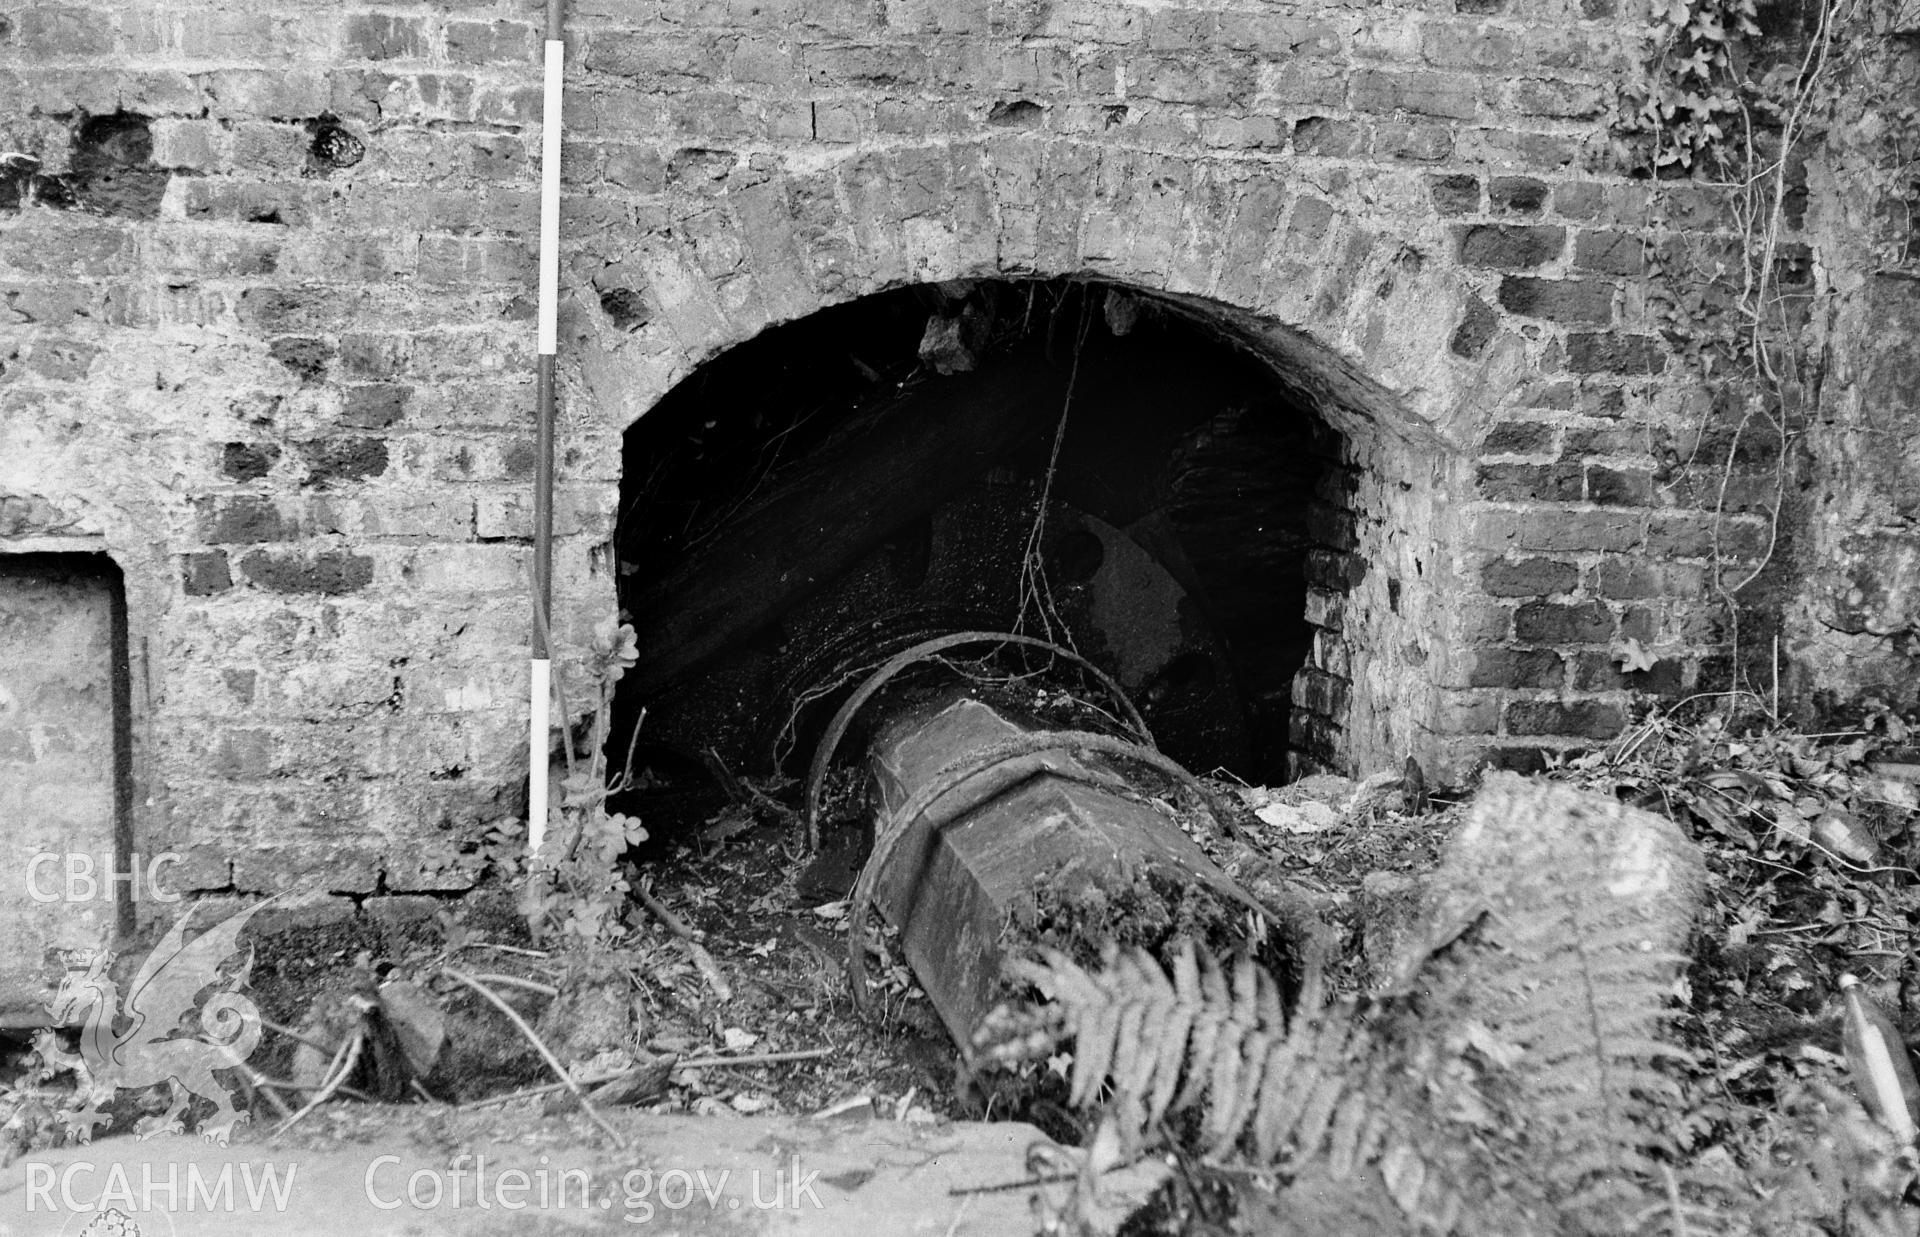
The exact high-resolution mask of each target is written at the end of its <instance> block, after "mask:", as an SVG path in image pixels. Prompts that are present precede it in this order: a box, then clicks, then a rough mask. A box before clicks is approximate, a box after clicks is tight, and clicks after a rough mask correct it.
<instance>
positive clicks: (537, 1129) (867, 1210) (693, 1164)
mask: <svg viewBox="0 0 1920 1237" xmlns="http://www.w3.org/2000/svg"><path fill="white" fill-rule="evenodd" d="M608 1116H609V1118H610V1119H611V1120H612V1121H613V1122H614V1124H615V1125H616V1127H617V1128H619V1129H620V1131H621V1133H622V1135H623V1136H624V1137H626V1139H627V1140H628V1144H629V1149H628V1150H626V1151H616V1150H613V1149H612V1148H611V1146H610V1145H609V1144H608V1142H607V1140H606V1139H605V1137H604V1136H602V1135H599V1134H597V1133H596V1132H595V1131H594V1130H593V1129H592V1127H591V1126H589V1125H588V1124H587V1123H586V1122H585V1120H584V1119H582V1118H578V1117H572V1118H564V1117H559V1118H541V1117H538V1116H534V1115H531V1114H508V1113H502V1112H500V1111H498V1110H493V1111H478V1112H464V1113H463V1112H458V1111H456V1110H452V1109H447V1108H444V1107H436V1106H421V1107H418V1108H409V1109H382V1110H373V1109H369V1108H366V1107H364V1106H359V1105H343V1106H337V1107H333V1108H330V1109H327V1110H324V1111H323V1112H321V1113H316V1114H315V1115H314V1116H313V1117H310V1118H309V1119H308V1121H307V1122H306V1123H303V1124H302V1125H301V1126H300V1127H298V1128H296V1129H295V1130H294V1131H293V1132H292V1133H291V1134H290V1135H289V1137H288V1138H287V1139H285V1140H284V1141H282V1142H280V1143H269V1142H267V1141H265V1139H264V1138H263V1137H262V1135H261V1134H260V1133H259V1132H257V1131H252V1132H248V1131H245V1130H244V1129H243V1132H242V1133H241V1134H240V1135H239V1136H238V1137H236V1138H235V1139H234V1141H233V1143H232V1145H231V1146H227V1147H217V1146H214V1145H212V1144H209V1143H206V1142H204V1141H202V1140H201V1139H199V1138H197V1137H194V1136H191V1135H162V1136H159V1137H156V1138H153V1139H150V1140H148V1141H145V1142H141V1141H136V1140H133V1139H120V1138H116V1139H109V1140H105V1141H103V1142H101V1143H98V1144H95V1145H93V1146H87V1147H70V1148H64V1149H61V1150H58V1151H53V1152H45V1153H37V1154H33V1155H29V1156H26V1157H23V1158H22V1159H20V1160H18V1161H16V1162H15V1163H14V1164H12V1165H11V1166H10V1167H9V1168H8V1169H7V1171H6V1174H5V1180H4V1184H0V1237H55V1235H64V1234H80V1233H89V1234H105V1233H113V1234H116V1235H118V1234H123V1233H124V1234H130V1233H138V1234H140V1235H141V1237H238V1235H241V1234H258V1233H272V1234H274V1235H275V1237H339V1235H340V1234H352V1235H353V1237H401V1235H402V1234H407V1235H416V1237H482V1235H491V1234H507V1233H513V1234H537V1233H548V1234H563V1233H599V1232H606V1233H613V1232H658V1233H727V1234H782V1235H791V1237H804V1235H814V1234H818V1235H820V1237H826V1235H828V1234H870V1235H872V1237H881V1235H883V1234H885V1235H891V1234H910V1233H934V1234H952V1235H954V1237H960V1235H962V1234H982V1235H985V1234H1014V1233H1027V1232H1032V1231H1034V1220H1033V1215H1034V1212H1033V1204H1032V1199H1033V1196H1034V1190H1035V1188H1036V1187H1030V1186H1029V1187H1020V1186H1016V1185H1015V1183H1019V1182H1022V1181H1025V1180H1026V1179H1027V1177H1028V1174H1027V1171H1026V1153H1027V1148H1028V1147H1029V1146H1030V1145H1032V1144H1033V1143H1034V1142H1036V1141H1045V1139H1044V1138H1043V1136H1042V1135H1041V1134H1040V1133H1039V1131H1037V1130H1035V1129H1034V1128H1033V1127H1032V1126H1028V1125H1022V1124H1016V1123H1011V1122H1008V1123H993V1124H988V1123H978V1122H973V1123H941V1124H937V1125H915V1124H910V1123H906V1122H895V1121H874V1120H867V1119H861V1120H839V1119H832V1120H822V1121H814V1120H809V1119H806V1118H799V1117H767V1118H759V1117H750V1118H748V1117H743V1118H706V1117H662V1116H650V1115H645V1114H637V1113H630V1112H629V1113H610V1114H608ZM1164 1171H1165V1170H1164V1169H1163V1168H1161V1167H1160V1166H1158V1165H1155V1164H1146V1165H1141V1166H1137V1167H1136V1168H1133V1169H1129V1170H1127V1171H1126V1172H1125V1173H1120V1174H1114V1175H1112V1176H1110V1177H1108V1178H1107V1184H1106V1188H1107V1189H1108V1190H1109V1191H1110V1192H1112V1193H1114V1194H1117V1195H1118V1196H1120V1197H1123V1198H1130V1199H1134V1200H1144V1199H1145V1197H1146V1196H1147V1194H1148V1193H1149V1192H1150V1191H1151V1190H1152V1189H1153V1187H1154V1186H1155V1185H1157V1184H1158V1182H1159V1180H1160V1178H1161V1175H1162V1174H1163V1173H1164ZM981 1187H1012V1188H999V1189H986V1190H982V1189H981ZM1039 1188H1047V1189H1051V1190H1053V1191H1056V1192H1058V1191H1061V1190H1063V1189H1064V1188H1065V1187H1064V1186H1060V1185H1053V1186H1048V1187H1039ZM956 1190H958V1191H963V1192H962V1193H958V1194H956V1193H954V1191H956ZM113 1210H117V1211H119V1212H120V1213H121V1217H122V1219H123V1221H124V1224H123V1225H122V1227H119V1228H115V1227H113V1226H112V1225H113V1222H114V1221H113V1218H112V1217H111V1216H110V1215H108V1213H109V1212H110V1211H113Z"/></svg>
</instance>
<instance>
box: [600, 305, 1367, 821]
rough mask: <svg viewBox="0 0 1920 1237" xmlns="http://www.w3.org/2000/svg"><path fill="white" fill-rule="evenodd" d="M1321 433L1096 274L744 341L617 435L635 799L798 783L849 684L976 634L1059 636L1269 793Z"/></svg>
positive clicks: (1325, 489)
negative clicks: (641, 776)
mask: <svg viewBox="0 0 1920 1237" xmlns="http://www.w3.org/2000/svg"><path fill="white" fill-rule="evenodd" d="M1063 417H1064V428H1063V425H1062V420H1063ZM1056 441H1057V443H1058V447H1057V456H1056ZM1340 446H1341V444H1340V443H1339V441H1338V439H1337V437H1336V436H1335V435H1334V434H1333V432H1332V431H1331V430H1329V429H1328V428H1327V426H1326V425H1325V423H1324V422H1323V421H1322V420H1321V419H1320V418H1318V417H1316V416H1315V415H1314V414H1313V413H1312V411H1311V410H1310V409H1308V408H1306V407H1304V406H1303V405H1302V404H1301V403H1300V402H1299V400H1298V399H1297V398H1296V397H1295V396H1293V395H1291V394H1289V390H1288V388H1287V386H1286V385H1285V384H1284V382H1283V381H1282V376H1281V375H1277V374H1275V373H1274V372H1273V371H1272V370H1271V369H1270V368H1269V367H1268V366H1267V365H1266V364H1265V363H1263V362H1262V361H1261V360H1259V359H1258V358H1256V357H1254V356H1253V355H1251V354H1250V353H1248V352H1247V351H1245V350H1243V349H1241V348H1239V347H1236V346H1234V345H1233V344H1231V343H1229V342H1227V340H1226V339H1225V337H1224V336H1223V335H1219V334H1215V333H1212V332H1210V331H1208V330H1207V329H1206V328H1205V326H1204V324H1202V323H1198V322H1196V321H1195V320H1194V319H1192V318H1191V317H1189V316H1184V315H1183V314H1182V313H1181V312H1176V311H1175V310H1173V309H1172V308H1171V307H1169V306H1167V305H1164V304H1162V303H1160V302H1157V301H1155V300H1154V299H1152V298H1151V297H1148V296H1143V295H1141V294H1138V293H1135V292H1131V291H1128V290H1126V289H1123V288H1119V287H1115V286H1110V285H1107V284H1103V283H1100V282H1096V281H1087V280H1053V281H1041V280H1031V281H995V282H965V283H950V284H942V285H919V286H914V287H908V288H903V289H899V290H896V291H891V292H886V293H881V294H878V295H874V296H870V297H867V298H865V299H862V300H859V301H856V302H853V303H850V304H847V305H844V306H840V307H837V308H833V309H829V310H825V311H822V312H820V313H817V314H815V315H813V316H811V317H808V318H806V319H803V320H801V321H797V322H794V323H790V324H787V325H784V326H779V327H775V328H772V329H770V330H768V331H766V332H764V333H763V334H761V335H760V336H759V337H757V338H755V339H753V340H751V341H749V342H748V343H746V344H743V345H741V346H739V347H736V348H734V349H732V350H731V351H729V352H727V353H725V354H724V355H722V356H720V357H718V358H716V359H715V360H713V361H711V362H709V363H708V364H706V365H704V366H702V367H701V368H700V369H699V370H698V371H696V372H695V373H694V374H692V375H691V376H690V377H689V378H688V379H687V380H685V381H684V382H682V383H681V384H679V385H678V386H677V387H675V388H674V390H673V391H671V392H670V393H669V394H668V395H667V397H666V398H664V399H663V400H662V401H661V402H660V403H659V404H658V405H657V406H656V407H655V408H653V409H652V410H650V411H649V412H647V413H646V415H645V416H644V417H642V418H641V419H640V420H639V421H638V422H636V423H635V424H634V426H633V427H632V428H631V429H630V430H629V431H628V433H627V436H626V441H625V447H624V461H623V463H624V470H625V471H624V481H623V490H622V497H621V512H620V519H619V525H618V533H617V539H618V544H617V550H618V558H619V564H620V566H619V571H620V577H619V580H620V603H621V608H622V610H623V611H624V612H626V614H627V615H628V616H629V617H630V618H631V621H632V622H633V624H634V626H635V629H636V631H637V632H638V634H639V644H640V658H639V662H638V665H636V666H635V668H634V669H633V671H631V672H630V673H629V674H628V676H627V677H626V678H625V679H624V680H623V681H622V682H621V684H620V688H619V695H618V697H617V700H616V707H615V717H614V726H613V729H612V734H613V735H614V736H616V737H615V740H614V742H616V743H621V744H622V745H624V736H626V735H628V734H629V733H631V731H632V728H633V727H634V726H635V724H636V723H638V722H639V720H640V717H641V710H642V709H643V708H644V710H645V721H644V726H643V728H642V732H641V742H640V747H639V749H638V750H639V753H640V754H639V756H638V758H637V759H636V761H635V764H636V767H637V768H640V769H642V770H644V773H645V775H646V776H645V781H646V783H647V785H648V789H647V790H646V791H644V792H641V793H642V795H643V796H644V798H645V801H644V802H636V803H633V804H629V805H627V806H628V807H629V808H630V810H635V811H641V812H644V813H646V815H645V819H647V820H648V823H649V828H650V829H653V830H654V831H655V833H656V835H658V834H660V833H661V831H662V827H663V826H664V827H665V829H666V831H667V832H668V833H669V834H670V833H671V832H672V827H673V823H674V821H675V819H676V817H678V818H681V819H688V820H697V819H699V818H700V816H701V814H702V813H703V812H705V811H707V810H710V809H709V808H708V807H707V806H706V801H707V800H708V799H709V798H710V796H711V795H712V793H713V786H714V782H713V778H712V776H711V773H712V770H713V768H714V766H715V765H716V764H724V765H725V766H726V767H727V768H728V769H730V770H733V771H734V772H736V773H751V774H770V773H779V772H784V773H785V774H787V775H789V776H802V775H803V774H804V769H805V765H806V762H807V760H808V759H809V757H810V756H811V754H812V750H813V746H814V743H815V741H816V740H817V738H818V736H819V733H820V731H821V729H822V728H823V727H824V724H825V722H826V720H827V718H828V717H829V716H830V715H831V713H832V711H833V709H834V708H835V707H836V706H837V705H838V703H839V702H840V701H841V700H842V699H844V697H845V695H846V693H847V692H848V691H849V690H850V689H851V687H852V685H853V684H854V683H855V682H856V681H857V680H858V678H859V677H860V676H861V675H862V673H863V672H864V671H865V670H866V669H868V668H870V667H872V666H874V665H876V664H878V663H879V662H880V661H882V660H884V659H885V658H886V657H888V656H889V655H891V654H893V653H895V652H897V651H899V650H900V649H902V648H904V647H906V646H908V645H910V644H913V643H915V642H917V641H919V640H922V639H925V638H928V637H930V636H934V635H940V634H944V633H948V632H954V631H964V630H971V629H991V630H1009V629H1016V628H1017V629H1019V630H1022V631H1024V632H1026V633H1027V634H1030V635H1038V636H1047V635H1049V634H1050V633H1051V636H1052V638H1054V639H1056V640H1060V641H1062V642H1064V643H1069V644H1071V645H1072V646H1073V647H1074V648H1076V649H1077V650H1078V651H1079V652H1081V653H1082V654H1083V655H1085V656H1087V657H1089V658H1090V659H1091V660H1093V661H1094V662H1096V663H1097V664H1099V665H1101V666H1102V667H1103V668H1104V669H1106V670H1107V671H1108V672H1109V673H1111V674H1113V675H1114V676H1115V677H1116V678H1118V679H1119V680H1120V681H1121V682H1122V684H1124V686H1125V687H1126V688H1127V689H1128V691H1129V692H1130V693H1131V694H1132V696H1133V697H1134V699H1135V700H1136V701H1137V702H1138V703H1139V705H1140V707H1141V708H1142V710H1143V712H1144V713H1145V714H1146V717H1147V719H1148V721H1149V723H1150V724H1151V725H1152V727H1153V729H1154V732H1155V735H1156V737H1157V739H1158V741H1159V744H1160V746H1161V747H1162V748H1163V749H1164V750H1165V751H1167V752H1168V753H1169V754H1170V755H1172V756H1173V757H1174V758H1175V759H1177V760H1179V761H1181V762H1182V763H1184V764H1186V765H1187V766H1189V767H1190V768H1193V769H1195V770H1196V771H1198V772H1203V773H1204V772H1208V771H1212V770H1215V769H1224V770H1226V771H1227V772H1229V773H1231V774H1232V775H1234V776H1237V777H1241V778H1244V779H1245V780H1247V781H1250V782H1265V783H1273V782H1279V781H1283V780H1285V777H1286V773H1287V767H1288V760H1287V756H1288V734H1289V720H1290V719H1289V713H1290V710H1291V707H1292V706H1291V703H1290V692H1291V686H1292V683H1293V679H1294V676H1295V674H1296V672H1297V671H1298V670H1299V668H1300V666H1301V664H1302V662H1303V660H1304V659H1305V658H1306V656H1307V654H1308V650H1309V646H1310V644H1311V638H1312V629H1311V628H1310V627H1309V626H1308V624H1307V622H1306V617H1305V597H1306V559H1307V555H1308V553H1309V552H1310V551H1311V550H1312V549H1313V547H1314V544H1315V537H1314V529H1315V528H1316V527H1317V526H1323V525H1324V522H1325V519H1324V517H1325V512H1324V510H1323V509H1322V508H1324V505H1325V503H1326V502H1327V501H1329V500H1328V497H1327V496H1329V495H1337V494H1339V493H1341V492H1343V487H1342V486H1341V485H1340V484H1339V478H1338V476H1337V474H1338V473H1339V471H1340V468H1341V465H1340V456H1341V450H1340ZM1043 496H1044V502H1043ZM1043 509H1044V520H1040V521H1039V531H1038V534H1037V536H1036V521H1037V520H1038V519H1039V517H1040V515H1041V514H1042V511H1043ZM1030 546H1031V548H1032V551H1033V552H1032V553H1030V552H1029V551H1030ZM1023 566H1024V570H1023ZM1035 567H1038V569H1039V570H1038V571H1037V572H1036V571H1035V570H1034V568H1035ZM1024 668H1029V669H1030V668H1031V666H1030V664H1025V665H1024ZM610 755H612V756H613V757H614V759H613V762H612V763H613V764H614V765H615V766H616V767H617V766H618V764H619V763H620V759H619V757H620V756H622V755H624V753H610ZM682 800H684V803H683V804H682V805H681V808H679V809H677V808H676V806H675V805H676V802H678V801H682Z"/></svg>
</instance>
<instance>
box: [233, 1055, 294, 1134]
mask: <svg viewBox="0 0 1920 1237" xmlns="http://www.w3.org/2000/svg"><path fill="white" fill-rule="evenodd" d="M240 1070H241V1073H242V1075H243V1076H244V1077H245V1078H246V1080H247V1085H248V1086H250V1087H252V1088H253V1090H254V1093H255V1094H256V1095H264V1096H266V1097H267V1103H269V1104H272V1105H273V1110H274V1111H275V1112H277V1113H279V1114H280V1119H281V1120H283V1121H286V1120H290V1119H292V1117H293V1109H291V1108H288V1107H287V1102H286V1101H285V1100H283V1099H281V1098H280V1093H279V1092H278V1091H275V1090H274V1089H273V1084H272V1083H270V1082H268V1080H267V1078H266V1077H265V1075H263V1074H261V1072H260V1071H259V1070H257V1069H255V1068H253V1067H252V1066H251V1065H247V1064H246V1063H244V1062H242V1063H241V1066H240Z"/></svg>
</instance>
